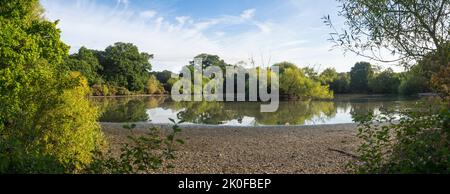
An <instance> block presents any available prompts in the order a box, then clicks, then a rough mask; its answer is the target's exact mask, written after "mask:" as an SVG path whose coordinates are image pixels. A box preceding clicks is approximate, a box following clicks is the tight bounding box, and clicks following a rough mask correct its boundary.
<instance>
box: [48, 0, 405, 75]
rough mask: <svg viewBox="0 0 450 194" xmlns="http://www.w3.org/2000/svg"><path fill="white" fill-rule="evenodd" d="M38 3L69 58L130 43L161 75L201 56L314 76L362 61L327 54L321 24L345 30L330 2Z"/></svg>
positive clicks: (93, 0)
mask: <svg viewBox="0 0 450 194" xmlns="http://www.w3.org/2000/svg"><path fill="white" fill-rule="evenodd" d="M41 2H42V4H43V6H44V8H45V9H46V17H47V18H49V19H51V20H57V19H59V20H60V23H59V28H61V30H62V39H63V41H65V42H66V43H67V44H69V45H70V46H71V52H75V51H77V50H78V49H79V48H80V47H81V46H86V47H88V48H93V49H104V48H106V47H107V46H108V45H111V44H113V43H114V42H119V41H120V42H131V43H134V44H136V45H137V46H138V47H139V48H140V49H141V51H143V52H148V53H151V54H154V55H155V59H154V60H152V61H151V62H152V64H153V69H154V70H158V71H159V70H164V69H168V70H171V71H179V70H180V69H181V67H182V66H184V65H186V64H188V62H189V61H190V60H192V58H193V57H194V56H196V55H197V54H200V53H210V54H216V55H219V56H220V57H222V58H223V59H224V60H225V61H226V62H228V63H231V64H233V63H237V62H239V61H246V62H248V61H249V60H250V59H251V58H253V59H254V60H255V61H256V62H257V63H258V65H263V66H267V65H269V64H273V63H276V62H281V61H290V62H293V63H295V64H297V65H298V66H301V67H304V66H310V67H313V68H315V69H316V70H318V71H321V70H323V69H325V68H327V67H334V68H336V69H337V70H338V71H349V70H350V68H351V66H353V64H354V63H355V62H358V61H361V60H365V59H364V58H361V57H357V56H355V55H353V54H346V55H345V56H344V55H343V52H342V51H341V50H332V51H330V49H331V48H332V43H330V42H329V41H327V39H328V37H329V35H328V34H329V32H330V29H328V28H327V27H326V26H325V25H324V24H323V22H322V20H321V18H322V17H323V16H325V15H327V14H330V15H331V16H332V17H333V18H334V20H335V22H336V24H337V25H342V19H341V18H339V17H337V16H336V13H337V11H338V10H339V8H338V3H337V2H336V1H335V0H42V1H41ZM378 65H382V64H378ZM396 69H397V70H398V69H399V68H396Z"/></svg>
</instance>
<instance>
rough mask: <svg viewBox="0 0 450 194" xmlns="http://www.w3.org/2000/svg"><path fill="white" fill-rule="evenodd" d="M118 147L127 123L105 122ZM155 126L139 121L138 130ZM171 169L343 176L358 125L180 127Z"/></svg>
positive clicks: (184, 171) (350, 155)
mask: <svg viewBox="0 0 450 194" xmlns="http://www.w3.org/2000/svg"><path fill="white" fill-rule="evenodd" d="M101 125H102V128H103V131H104V133H105V135H106V137H107V139H108V140H109V142H110V143H111V146H112V148H113V150H114V149H117V148H118V147H119V146H120V145H121V143H123V142H124V141H126V136H127V134H128V133H127V131H126V130H125V129H122V125H123V124H119V123H101ZM151 126H156V127H160V128H163V129H170V126H169V125H152V124H148V123H138V124H137V128H136V129H137V131H145V129H148V128H150V127H151ZM182 129H183V132H182V133H181V134H180V135H179V138H182V139H184V140H185V141H186V144H185V145H183V146H179V148H178V151H177V159H176V160H175V161H173V162H172V164H173V165H174V166H175V168H173V169H164V170H162V171H160V172H158V173H170V174H171V173H177V174H184V173H189V174H205V173H206V174H241V173H245V174H247V173H249V174H275V173H282V174H339V173H346V169H345V167H346V165H347V163H348V162H349V161H351V160H353V159H354V153H355V151H356V147H357V145H358V143H359V140H358V138H357V137H356V124H335V125H314V126H261V127H234V126H203V125H202V126H199V125H186V126H182Z"/></svg>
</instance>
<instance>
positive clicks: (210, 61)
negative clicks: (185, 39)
mask: <svg viewBox="0 0 450 194" xmlns="http://www.w3.org/2000/svg"><path fill="white" fill-rule="evenodd" d="M197 60H198V61H200V60H201V64H202V68H203V69H206V68H207V67H209V66H218V67H220V68H221V69H222V70H225V68H226V67H227V66H230V65H229V64H227V63H225V61H224V60H223V59H221V58H220V57H219V56H217V55H210V54H205V53H203V54H200V55H197V56H196V57H194V61H191V62H190V63H191V65H198V64H195V62H196V61H197Z"/></svg>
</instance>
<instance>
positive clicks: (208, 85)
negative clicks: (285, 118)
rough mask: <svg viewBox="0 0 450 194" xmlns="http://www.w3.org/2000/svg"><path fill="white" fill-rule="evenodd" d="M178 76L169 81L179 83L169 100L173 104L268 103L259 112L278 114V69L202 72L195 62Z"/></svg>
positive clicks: (233, 68)
mask: <svg viewBox="0 0 450 194" xmlns="http://www.w3.org/2000/svg"><path fill="white" fill-rule="evenodd" d="M180 75H181V76H180ZM180 75H172V78H174V79H178V81H177V82H176V83H175V84H174V85H173V86H172V91H171V97H172V99H173V100H174V101H176V102H181V101H197V102H200V101H209V102H213V101H219V102H222V101H229V102H232V101H239V102H244V101H251V102H256V101H261V102H266V103H267V104H262V105H261V112H276V111H277V110H278V107H279V100H280V90H279V77H280V76H279V67H278V66H272V67H270V68H250V69H246V68H243V67H240V66H227V67H225V71H224V69H222V68H220V67H218V66H209V67H206V68H203V67H202V61H201V60H195V61H194V65H193V66H191V67H190V68H189V67H183V69H182V71H181V73H180ZM205 78H206V79H205ZM269 86H270V87H269ZM247 92H248V93H247Z"/></svg>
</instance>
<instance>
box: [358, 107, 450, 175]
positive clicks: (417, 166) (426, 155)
mask: <svg viewBox="0 0 450 194" xmlns="http://www.w3.org/2000/svg"><path fill="white" fill-rule="evenodd" d="M420 107H421V108H417V109H415V110H411V109H409V110H404V111H401V112H397V113H395V112H390V113H386V114H384V115H382V116H378V117H375V116H374V115H367V116H362V117H359V118H358V121H359V122H360V124H359V128H358V131H359V133H358V137H359V138H361V139H362V140H363V143H362V144H361V145H360V146H359V149H358V151H359V154H360V158H359V161H358V162H356V163H352V164H351V165H350V166H351V169H352V170H354V171H355V172H357V173H383V174H385V173H450V108H448V105H447V106H442V105H440V106H438V105H435V104H434V103H431V104H430V102H428V103H424V104H422V106H420ZM439 107H441V108H439ZM436 110H438V111H436ZM398 115H401V116H400V118H398Z"/></svg>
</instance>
